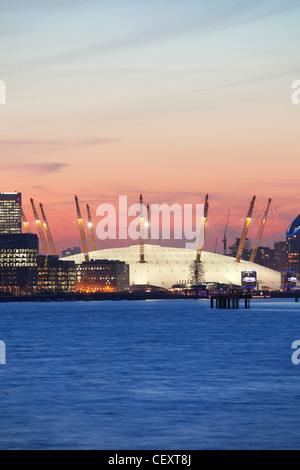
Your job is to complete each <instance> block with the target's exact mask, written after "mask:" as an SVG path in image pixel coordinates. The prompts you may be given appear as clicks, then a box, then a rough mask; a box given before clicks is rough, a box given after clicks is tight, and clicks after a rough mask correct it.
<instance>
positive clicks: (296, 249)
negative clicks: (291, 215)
mask: <svg viewBox="0 0 300 470" xmlns="http://www.w3.org/2000/svg"><path fill="white" fill-rule="evenodd" d="M286 239H287V244H288V260H289V270H290V271H296V273H297V279H298V280H300V214H299V215H298V217H297V218H296V219H295V220H294V222H293V223H292V224H291V225H290V227H289V228H288V231H287V233H286Z"/></svg>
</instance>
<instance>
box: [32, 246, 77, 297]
mask: <svg viewBox="0 0 300 470" xmlns="http://www.w3.org/2000/svg"><path fill="white" fill-rule="evenodd" d="M37 266H38V286H37V288H38V292H52V293H59V292H65V293H67V292H74V291H75V283H76V267H75V263H74V261H61V260H60V259H59V258H58V256H42V255H39V256H38V258H37Z"/></svg>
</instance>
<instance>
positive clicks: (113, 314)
mask: <svg viewBox="0 0 300 470" xmlns="http://www.w3.org/2000/svg"><path fill="white" fill-rule="evenodd" d="M0 340H2V341H4V342H5V343H6V353H7V358H6V362H7V363H6V365H0V405H1V406H0V448H1V449H103V450H104V449H111V450H112V449H117V450H125V449H130V450H132V449H135V450H142V449H150V450H163V449H173V450H188V449H199V450H200V449H300V366H298V367H297V366H295V365H293V363H292V361H291V356H292V353H293V351H292V349H291V345H292V343H293V342H294V341H295V340H300V304H296V303H294V302H293V300H287V301H281V300H279V301H274V300H257V301H252V305H251V310H244V309H241V310H238V311H237V310H235V311H233V310H231V311H230V310H211V309H210V303H209V302H208V301H206V300H198V301H197V300H163V301H146V302H139V301H138V302H126V301H120V302H70V303H67V302H57V303H7V304H0Z"/></svg>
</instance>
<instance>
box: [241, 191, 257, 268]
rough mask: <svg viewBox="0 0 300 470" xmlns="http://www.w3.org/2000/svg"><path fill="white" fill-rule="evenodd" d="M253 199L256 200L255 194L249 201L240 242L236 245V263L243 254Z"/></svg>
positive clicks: (253, 203)
mask: <svg viewBox="0 0 300 470" xmlns="http://www.w3.org/2000/svg"><path fill="white" fill-rule="evenodd" d="M255 201H256V196H254V197H253V199H252V201H251V203H250V208H249V211H248V214H247V218H246V221H245V225H244V229H243V233H242V237H241V240H240V244H239V247H238V251H237V255H236V261H237V262H238V263H240V261H241V259H242V256H243V252H244V248H245V244H246V240H247V235H248V231H249V227H250V224H251V221H252V215H253V209H254V205H255Z"/></svg>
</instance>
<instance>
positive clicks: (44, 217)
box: [40, 203, 57, 256]
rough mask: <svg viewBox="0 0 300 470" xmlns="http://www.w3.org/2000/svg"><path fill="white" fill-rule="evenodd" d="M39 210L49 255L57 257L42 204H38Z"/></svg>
mask: <svg viewBox="0 0 300 470" xmlns="http://www.w3.org/2000/svg"><path fill="white" fill-rule="evenodd" d="M40 209H41V213H42V218H43V223H44V229H45V231H46V234H47V238H48V244H49V247H50V252H51V255H52V256H57V253H56V249H55V245H54V242H53V238H52V235H51V231H50V227H49V224H48V221H47V217H46V214H45V211H44V207H43V204H42V203H40Z"/></svg>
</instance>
